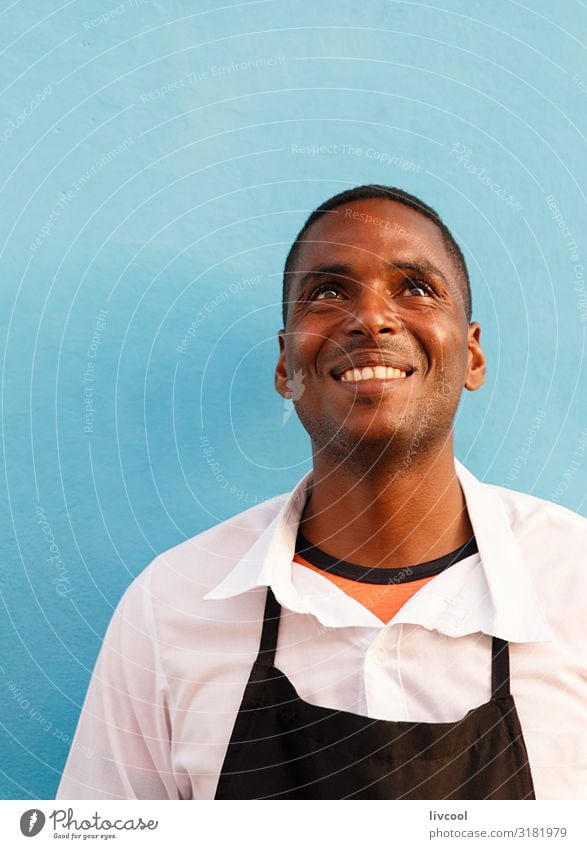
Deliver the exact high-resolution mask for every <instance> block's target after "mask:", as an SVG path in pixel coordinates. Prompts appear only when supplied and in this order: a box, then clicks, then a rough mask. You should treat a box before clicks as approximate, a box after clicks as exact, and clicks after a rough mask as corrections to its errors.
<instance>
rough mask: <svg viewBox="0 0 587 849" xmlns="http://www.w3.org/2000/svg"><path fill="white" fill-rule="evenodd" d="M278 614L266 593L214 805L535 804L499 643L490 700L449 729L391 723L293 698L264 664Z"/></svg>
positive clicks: (504, 650)
mask: <svg viewBox="0 0 587 849" xmlns="http://www.w3.org/2000/svg"><path fill="white" fill-rule="evenodd" d="M280 612H281V606H280V604H279V602H278V601H277V599H276V598H275V596H274V594H273V592H272V590H271V589H270V588H268V590H267V601H266V604H265V614H264V621H263V631H262V634H261V644H260V648H259V654H258V656H257V660H256V661H255V664H254V666H253V669H252V671H251V675H250V677H249V680H248V683H247V686H246V688H245V692H244V696H243V699H242V703H241V706H240V710H239V712H238V716H237V718H236V722H235V725H234V729H233V732H232V737H231V739H230V743H229V746H228V751H227V753H226V757H225V759H224V763H223V766H222V771H221V774H220V779H219V781H218V786H217V788H216V796H215V798H216V799H435V800H437V799H535V798H536V797H535V795H534V786H533V783H532V775H531V772H530V766H529V764H528V755H527V752H526V746H525V743H524V738H523V736H522V729H521V727H520V720H519V718H518V714H517V711H516V706H515V703H514V700H513V697H512V696H511V694H510V680H509V679H510V675H509V651H508V643H507V642H506V641H505V640H501V639H498V638H497V637H494V638H493V644H492V662H491V689H492V698H491V701H489V702H487V703H486V704H483V705H480V706H479V707H476V708H473V709H472V710H470V711H469V712H468V713H467V714H466V716H465V717H464V718H463V719H460V720H458V721H457V722H437V723H426V722H392V721H388V720H383V719H370V718H369V717H365V716H360V715H358V714H354V713H348V712H347V711H340V710H332V709H330V708H325V707H319V706H317V705H312V704H309V703H308V702H305V701H304V700H303V699H301V698H300V697H299V696H298V694H297V692H296V690H295V688H294V687H293V685H292V684H291V682H290V681H289V680H288V678H286V676H285V675H284V674H283V673H282V672H280V671H279V669H276V667H275V666H274V665H273V663H274V659H275V650H276V647H277V632H278V628H279V616H280Z"/></svg>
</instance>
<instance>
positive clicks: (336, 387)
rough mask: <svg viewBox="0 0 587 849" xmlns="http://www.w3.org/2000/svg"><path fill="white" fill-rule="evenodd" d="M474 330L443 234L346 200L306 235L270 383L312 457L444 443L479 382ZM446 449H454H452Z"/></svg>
mask: <svg viewBox="0 0 587 849" xmlns="http://www.w3.org/2000/svg"><path fill="white" fill-rule="evenodd" d="M479 336H480V328H479V325H478V324H476V323H471V324H469V323H468V322H467V318H466V314H465V309H464V306H463V289H462V281H461V278H460V274H459V268H458V266H457V265H456V263H455V261H454V260H453V258H452V257H451V255H450V253H449V252H448V250H447V248H446V245H445V243H444V241H443V237H442V234H441V232H440V230H439V229H438V227H437V226H436V225H435V224H434V222H432V221H431V220H429V219H428V218H426V217H425V216H423V215H421V214H420V213H418V212H416V211H415V210H412V209H410V208H409V207H407V206H405V205H403V204H401V203H397V202H394V201H389V200H381V199H369V200H360V201H353V202H351V203H349V204H347V205H343V206H340V207H338V208H337V209H335V210H331V211H330V212H327V213H325V214H324V215H323V216H322V217H321V218H319V219H318V220H317V221H316V222H315V223H314V224H312V225H311V227H310V228H309V229H308V230H307V231H306V233H305V235H304V240H303V241H302V243H301V245H300V247H299V252H298V255H297V259H296V263H295V270H294V274H293V275H292V280H291V285H290V297H289V306H288V312H287V326H286V329H285V332H284V331H280V332H279V346H280V356H279V360H278V363H277V368H276V374H275V386H276V389H277V391H278V392H279V393H280V395H282V396H283V397H292V396H293V400H294V403H295V407H296V411H297V413H298V415H299V417H300V420H301V422H302V424H303V425H304V427H305V429H306V430H307V431H308V433H309V435H310V437H311V439H312V443H313V446H314V449H315V451H316V450H318V451H326V452H332V454H333V455H334V456H336V457H338V458H341V459H344V458H346V457H347V456H348V454H349V452H358V454H359V455H362V456H363V460H364V457H365V451H366V450H368V451H370V450H371V449H375V451H376V452H377V453H376V456H380V455H381V452H383V451H385V452H390V451H391V453H392V454H393V455H394V456H400V455H404V456H407V454H408V452H410V451H411V452H412V453H414V445H415V443H416V442H417V445H416V448H417V452H418V454H419V455H425V454H427V453H429V452H430V453H432V454H433V453H434V452H436V451H438V450H439V448H440V447H441V446H444V447H446V446H447V445H448V441H449V438H450V436H451V434H452V427H453V421H454V417H455V414H456V410H457V406H458V402H459V398H460V395H461V391H462V388H463V386H466V387H467V388H468V389H477V388H478V387H479V386H481V385H482V384H483V382H484V378H485V360H484V357H483V354H482V352H481V348H480V345H479ZM451 450H452V443H451Z"/></svg>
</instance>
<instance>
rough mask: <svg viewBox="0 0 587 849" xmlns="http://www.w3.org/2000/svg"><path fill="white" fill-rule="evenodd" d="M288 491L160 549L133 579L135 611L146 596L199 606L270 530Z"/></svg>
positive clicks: (129, 595)
mask: <svg viewBox="0 0 587 849" xmlns="http://www.w3.org/2000/svg"><path fill="white" fill-rule="evenodd" d="M289 495H290V493H283V494H281V495H277V496H275V497H273V498H271V499H268V500H267V501H263V502H262V503H260V504H257V505H254V506H253V507H250V508H248V509H247V510H244V511H243V512H241V513H237V514H236V515H235V516H232V517H230V518H229V519H226V520H225V521H223V522H220V523H218V524H216V525H213V526H212V527H210V528H208V529H207V530H205V531H202V532H200V533H199V534H196V535H195V536H193V537H190V538H188V539H186V540H183V541H182V542H180V543H178V544H177V545H175V546H173V547H172V548H169V549H167V550H166V551H164V552H162V553H161V554H159V555H157V557H155V559H154V560H153V561H152V562H151V563H150V564H149V565H148V566H147V567H146V568H145V569H143V571H142V572H141V573H140V574H139V575H138V576H137V577H136V578H135V579H134V581H133V582H132V583H131V585H130V586H129V587H128V589H127V590H126V593H125V595H124V597H123V600H124V601H125V603H126V604H127V605H128V604H132V605H133V607H134V608H135V611H136V605H137V604H144V603H146V602H147V601H148V602H149V604H150V605H151V606H155V607H156V608H159V609H165V608H166V609H167V610H169V609H171V608H173V609H175V610H176V611H179V610H181V609H189V610H191V611H192V612H193V611H195V610H196V609H197V604H198V603H199V601H201V600H202V598H203V596H204V595H206V593H207V592H208V591H209V590H211V589H212V588H213V587H215V586H216V585H217V584H219V583H220V581H222V580H223V579H224V578H225V577H226V575H227V574H228V573H229V572H230V571H231V570H232V569H233V568H234V567H235V566H236V564H237V563H238V561H239V560H240V559H241V558H242V557H243V556H244V555H245V554H246V552H247V551H248V550H249V549H250V548H251V546H253V545H254V543H255V542H256V540H257V539H258V538H259V537H260V535H261V534H262V533H263V532H264V531H266V530H267V528H268V527H269V526H270V525H271V522H272V521H273V520H274V519H275V517H276V516H277V514H278V513H279V511H280V509H281V508H282V507H283V505H284V504H285V502H286V501H287V499H288V497H289ZM136 612H138V611H136Z"/></svg>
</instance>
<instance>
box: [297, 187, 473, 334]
mask: <svg viewBox="0 0 587 849" xmlns="http://www.w3.org/2000/svg"><path fill="white" fill-rule="evenodd" d="M372 198H379V199H381V200H392V201H395V202H396V203H402V204H403V205H404V206H408V207H409V208H410V209H414V210H415V211H416V212H419V213H420V214H421V215H424V216H426V218H429V219H430V221H433V222H434V224H436V226H437V227H438V229H439V230H440V232H441V233H442V238H443V241H444V244H445V246H446V249H447V251H448V253H449V254H450V256H451V257H452V259H453V260H454V262H455V264H456V266H457V268H458V269H459V271H460V274H461V277H462V284H463V306H464V308H465V313H466V316H467V321H471V316H472V313H473V301H472V297H471V282H470V280H469V271H468V269H467V263H466V262H465V257H464V256H463V252H462V251H461V249H460V247H459V245H458V243H457V242H456V240H455V238H454V236H453V235H452V233H451V232H450V230H449V229H448V227H447V226H446V224H445V223H444V221H443V220H442V218H441V217H440V215H439V214H438V213H437V212H436V210H434V209H432V207H431V206H428V204H427V203H424V201H423V200H420V198H418V197H416V196H415V195H411V194H409V193H408V192H405V191H404V190H403V189H397V188H393V187H392V186H380V185H377V184H371V185H365V186H356V187H355V188H354V189H347V190H346V191H344V192H340V193H339V194H337V195H334V196H333V197H331V198H328V200H327V201H325V202H324V203H322V204H320V206H319V207H317V208H316V209H315V210H314V211H313V212H312V213H311V214H310V216H309V217H308V219H307V221H306V223H305V224H304V226H303V227H302V229H301V230H300V232H299V233H298V235H297V236H296V238H295V240H294V242H293V244H292V246H291V248H290V250H289V253H288V255H287V258H286V260H285V267H284V269H283V294H282V314H283V326H284V327H285V325H286V321H287V307H288V302H289V290H290V281H291V279H292V274H293V267H294V265H295V262H296V259H297V255H298V252H299V249H300V245H301V243H302V242H303V240H304V235H305V233H306V231H307V230H308V228H309V227H311V226H312V224H313V223H314V222H315V221H317V220H318V219H319V218H321V217H322V216H323V215H325V214H326V213H327V212H330V211H331V210H333V209H337V208H338V207H339V206H343V205H344V204H346V203H351V202H352V201H357V200H371V199H372Z"/></svg>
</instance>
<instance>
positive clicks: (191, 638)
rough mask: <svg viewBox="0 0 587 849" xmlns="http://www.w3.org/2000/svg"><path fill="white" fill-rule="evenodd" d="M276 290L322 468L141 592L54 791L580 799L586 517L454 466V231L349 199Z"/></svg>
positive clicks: (466, 310)
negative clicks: (482, 480) (280, 296)
mask: <svg viewBox="0 0 587 849" xmlns="http://www.w3.org/2000/svg"><path fill="white" fill-rule="evenodd" d="M283 305H284V329H283V330H281V331H280V332H279V336H278V338H279V359H278V362H277V368H276V373H275V386H276V389H277V391H278V393H279V394H280V395H282V396H283V397H290V396H291V395H292V394H293V395H294V401H295V407H296V411H297V413H298V415H299V417H300V420H301V421H302V424H303V425H304V427H305V429H306V430H307V432H308V434H309V436H310V439H311V442H312V452H313V468H312V471H311V472H309V473H308V474H307V475H306V476H305V477H304V478H303V479H302V480H301V481H300V482H299V483H298V485H297V486H296V488H295V489H294V490H293V492H292V493H290V494H287V495H282V496H278V497H276V498H274V499H272V500H270V501H268V502H266V503H264V504H261V505H259V506H256V507H253V508H251V509H250V510H247V511H245V512H244V513H241V514H239V515H237V516H235V517H233V518H232V519H230V520H228V521H226V522H223V523H222V524H220V525H217V526H216V527H213V528H211V529H209V530H208V531H205V532H204V533H202V534H199V535H198V536H196V537H194V538H193V539H190V540H187V541H185V542H183V543H181V544H180V545H178V546H176V547H175V548H173V549H171V550H170V551H168V552H166V553H165V554H163V555H161V556H160V557H158V558H156V560H155V561H154V562H153V563H152V564H151V565H150V567H149V568H147V569H146V570H145V571H144V572H143V573H142V574H141V575H140V576H139V577H138V578H137V579H136V580H135V582H134V583H133V584H132V585H131V587H130V588H129V589H128V590H127V592H126V594H125V596H124V598H123V600H122V601H121V603H120V605H119V607H118V609H117V611H116V613H115V615H114V617H113V620H112V623H111V625H110V627H109V630H108V634H107V636H106V638H105V641H104V645H103V648H102V652H101V654H100V658H99V660H98V663H97V666H96V669H95V671H94V676H93V679H92V682H91V685H90V689H89V692H88V696H87V698H86V703H85V706H84V710H83V713H82V717H81V719H80V723H79V726H78V729H77V732H76V737H75V740H74V743H73V746H72V751H71V754H70V756H69V760H68V763H67V766H66V769H65V772H64V776H63V779H62V782H61V785H60V788H59V798H63V799H67V798H96V797H104V798H146V799H156V798H157V799H159V798H169V799H178V798H179V799H189V798H231V799H234V798H387V799H404V798H405V799H418V798H420V799H484V798H488V799H503V798H505V799H533V798H538V799H554V798H562V799H564V798H567V799H571V798H572V799H576V798H586V797H587V674H586V671H587V665H586V662H585V649H584V646H585V644H586V637H587V633H586V631H587V628H586V618H585V616H584V615H582V613H583V611H582V608H583V598H584V589H585V578H584V566H585V554H584V552H585V547H586V546H585V543H586V542H587V530H586V528H587V522H586V521H585V520H584V519H583V518H581V517H580V516H577V515H575V514H573V513H571V512H570V511H568V510H566V509H564V508H562V507H560V506H556V505H554V504H550V503H548V502H545V501H543V500H540V499H537V498H534V497H532V496H528V495H523V494H520V493H515V492H512V491H510V490H506V489H502V488H499V487H495V486H490V485H486V484H482V483H480V482H479V481H477V480H476V479H475V478H474V477H473V475H472V474H471V473H470V472H468V471H467V470H466V469H465V468H464V467H463V466H462V465H461V464H459V463H458V462H457V461H455V458H454V454H453V423H454V419H455V414H456V410H457V406H458V403H459V398H460V396H461V392H462V389H463V387H465V388H466V389H468V390H470V391H473V390H476V389H478V388H479V387H481V386H482V385H483V382H484V379H485V359H484V356H483V352H482V349H481V344H480V327H479V325H478V324H477V323H476V322H472V321H471V297H470V288H469V280H468V274H467V268H466V264H465V260H464V258H463V256H462V253H461V251H460V249H459V247H458V245H457V244H456V242H455V241H454V238H453V237H452V235H451V234H450V232H449V231H448V229H447V228H446V226H445V225H444V223H443V222H442V221H441V219H440V218H439V216H438V215H437V213H436V212H434V210H432V209H431V208H430V207H428V206H427V205H426V204H424V203H423V202H422V201H420V200H419V199H418V198H415V197H414V196H412V195H409V194H407V193H405V192H403V191H400V190H398V189H391V188H386V187H382V186H363V187H359V188H357V189H353V190H351V191H349V192H345V193H343V194H341V195H338V196H336V197H334V198H331V199H330V200H329V201H327V202H326V203H325V204H323V205H322V206H321V207H320V208H319V209H318V210H316V211H315V212H314V213H313V214H312V215H311V216H310V218H309V219H308V222H306V225H305V226H304V228H303V229H302V231H301V232H300V234H299V235H298V237H297V239H296V241H295V243H294V245H293V247H292V250H291V252H290V255H289V256H288V259H287V262H286V268H285V274H284V297H283ZM84 746H87V747H89V748H90V749H91V750H93V751H94V755H93V757H92V758H87V757H85V756H83V757H82V755H81V754H79V753H83V752H84V748H83V747H84Z"/></svg>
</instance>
